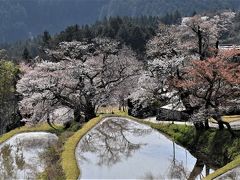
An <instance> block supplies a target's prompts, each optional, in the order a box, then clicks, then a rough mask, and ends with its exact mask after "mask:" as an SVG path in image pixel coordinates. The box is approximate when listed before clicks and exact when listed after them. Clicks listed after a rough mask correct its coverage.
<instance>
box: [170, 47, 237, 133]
mask: <svg viewBox="0 0 240 180" xmlns="http://www.w3.org/2000/svg"><path fill="white" fill-rule="evenodd" d="M238 54H239V51H237V50H230V51H222V52H219V54H218V55H217V56H216V57H211V58H208V59H206V60H204V61H199V60H193V61H192V62H191V64H190V65H189V66H187V67H185V69H184V72H185V75H184V76H183V78H182V79H178V78H174V79H173V86H175V87H176V89H179V88H182V89H184V90H185V89H186V90H188V91H190V92H191V95H190V103H191V106H192V107H197V109H196V111H195V112H194V115H193V116H192V119H193V120H194V121H202V120H203V119H204V120H205V121H206V122H207V121H208V119H209V118H211V117H212V118H214V119H215V120H217V122H218V124H219V128H220V129H223V125H224V124H225V125H226V126H227V128H228V129H229V130H230V132H231V133H233V132H232V131H231V127H230V125H229V123H227V122H224V121H223V120H222V116H223V115H225V114H226V113H227V112H228V111H229V110H230V109H231V108H232V107H238V108H239V102H240V101H239V100H240V99H239V97H240V96H239V95H240V64H239V63H234V62H232V61H231V60H232V58H233V57H234V56H236V55H238ZM205 125H207V123H205Z"/></svg>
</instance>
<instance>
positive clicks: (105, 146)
mask: <svg viewBox="0 0 240 180" xmlns="http://www.w3.org/2000/svg"><path fill="white" fill-rule="evenodd" d="M76 157H77V159H78V165H79V167H80V169H81V178H82V179H93V178H95V179H107V178H109V179H112V178H121V179H124V178H131V179H140V178H141V179H155V178H156V179H188V177H189V176H190V174H191V178H193V179H194V178H200V176H201V177H202V175H203V174H204V175H205V173H203V171H202V170H203V168H204V167H203V166H204V164H203V162H202V161H201V160H198V161H197V159H196V158H195V157H193V156H192V155H191V154H190V153H189V152H188V151H187V150H185V149H184V148H182V147H181V146H179V145H177V144H175V143H174V142H173V141H171V140H170V139H168V138H167V137H166V136H164V135H163V134H161V133H159V132H158V131H156V130H153V129H152V128H150V127H148V126H146V125H142V124H139V123H136V122H133V121H129V120H126V119H123V118H107V119H106V120H104V121H103V122H102V123H101V124H99V125H98V126H97V127H95V128H94V129H93V130H91V131H90V132H89V133H88V134H87V135H86V136H85V137H84V138H82V140H81V141H80V142H79V144H78V146H77V149H76ZM199 174H200V175H199ZM201 174H202V175H201Z"/></svg>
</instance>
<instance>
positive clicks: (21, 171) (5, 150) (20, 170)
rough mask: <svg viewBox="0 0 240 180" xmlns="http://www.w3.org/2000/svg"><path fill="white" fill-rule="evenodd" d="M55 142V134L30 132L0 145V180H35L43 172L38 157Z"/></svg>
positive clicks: (41, 163) (42, 164)
mask: <svg viewBox="0 0 240 180" xmlns="http://www.w3.org/2000/svg"><path fill="white" fill-rule="evenodd" d="M57 140H58V137H57V136H56V135H55V134H51V133H45V132H30V133H22V134H18V135H15V136H13V137H12V138H10V139H9V140H7V141H6V142H4V143H2V144H0V175H1V176H0V179H9V180H11V179H36V176H37V175H38V173H40V172H42V171H43V170H44V163H43V162H42V161H41V158H40V155H41V154H42V153H43V152H44V150H46V149H47V148H48V147H49V146H51V145H53V144H54V143H56V142H57Z"/></svg>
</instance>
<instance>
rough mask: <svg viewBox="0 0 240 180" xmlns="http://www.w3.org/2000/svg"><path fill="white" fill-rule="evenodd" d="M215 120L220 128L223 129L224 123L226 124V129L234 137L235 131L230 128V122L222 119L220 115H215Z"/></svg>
mask: <svg viewBox="0 0 240 180" xmlns="http://www.w3.org/2000/svg"><path fill="white" fill-rule="evenodd" d="M216 120H217V122H218V126H219V129H220V130H223V129H224V125H226V126H227V129H228V131H229V132H230V133H231V135H232V137H235V133H234V132H233V130H232V128H231V126H230V124H229V123H228V122H225V121H223V120H222V117H221V116H217V117H216Z"/></svg>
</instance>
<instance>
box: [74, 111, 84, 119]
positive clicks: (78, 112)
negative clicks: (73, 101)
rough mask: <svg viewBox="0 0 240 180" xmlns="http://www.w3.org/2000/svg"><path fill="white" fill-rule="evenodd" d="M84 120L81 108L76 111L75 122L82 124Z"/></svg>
mask: <svg viewBox="0 0 240 180" xmlns="http://www.w3.org/2000/svg"><path fill="white" fill-rule="evenodd" d="M81 119H82V116H81V110H80V108H76V109H74V121H76V122H80V121H81Z"/></svg>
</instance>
